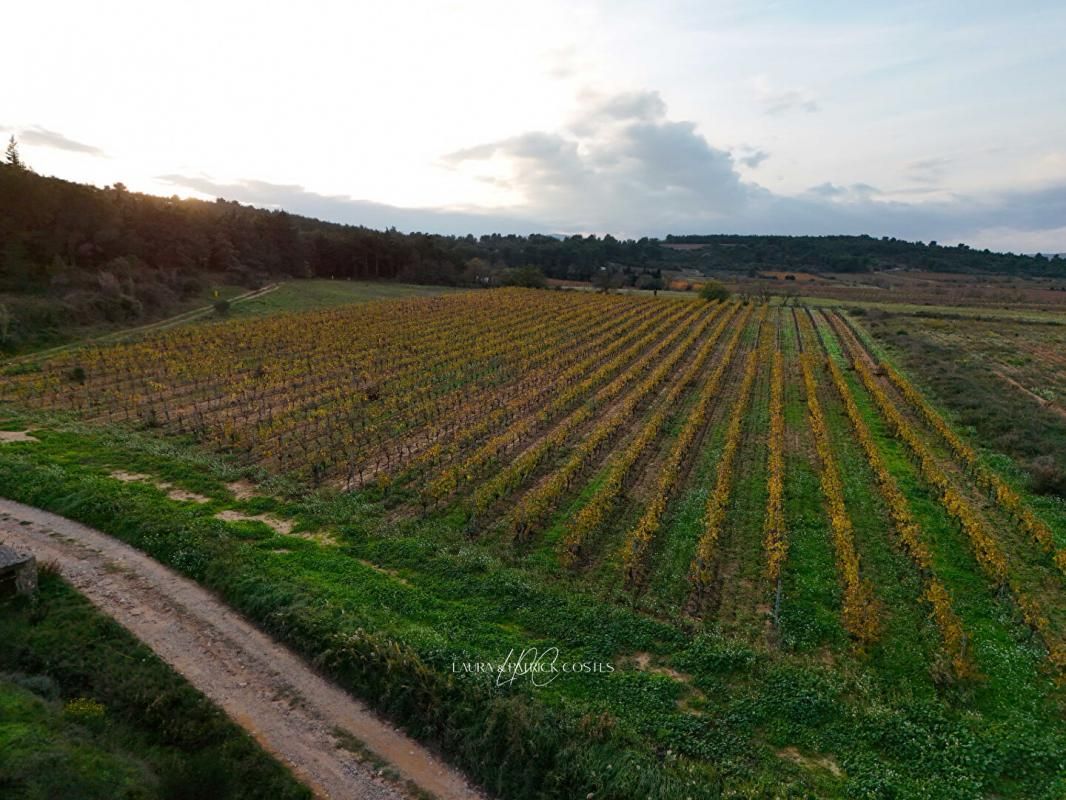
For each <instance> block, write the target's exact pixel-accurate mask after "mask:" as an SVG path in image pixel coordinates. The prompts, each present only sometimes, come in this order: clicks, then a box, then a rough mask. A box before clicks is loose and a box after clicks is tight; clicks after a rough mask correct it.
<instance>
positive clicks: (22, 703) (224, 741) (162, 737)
mask: <svg viewBox="0 0 1066 800" xmlns="http://www.w3.org/2000/svg"><path fill="white" fill-rule="evenodd" d="M0 641H3V646H0V788H2V789H3V796H4V797H5V798H10V800H37V799H38V798H41V799H42V800H43V799H44V798H60V797H64V798H78V799H79V800H95V799H96V798H99V800H118V798H122V799H123V800H126V799H127V798H128V799H130V800H132V798H138V800H140V799H141V798H143V799H144V800H148V799H149V798H160V800H179V798H190V799H191V798H199V797H208V796H210V797H212V798H220V800H221V798H232V799H233V800H237V798H249V800H250V799H251V798H276V799H277V800H281V799H282V798H309V797H310V792H308V791H307V790H306V789H305V788H304V787H303V786H301V785H300V784H298V783H297V782H296V781H295V780H294V779H293V778H292V776H290V775H289V774H288V773H287V772H285V770H284V769H282V768H281V767H280V766H279V765H278V764H277V763H276V762H275V761H273V760H272V759H271V758H270V757H269V756H267V755H266V754H265V753H264V752H263V751H262V750H260V748H259V746H258V745H257V744H256V743H255V742H254V741H253V740H252V739H251V737H249V736H248V735H247V734H245V733H244V732H243V731H241V730H240V729H239V728H238V727H237V726H236V725H235V724H233V723H232V722H230V721H229V720H228V719H227V718H226V716H225V715H224V714H223V713H222V712H221V711H220V710H219V709H217V708H216V707H214V706H213V705H212V704H211V703H210V702H209V701H208V700H206V699H205V698H204V697H203V696H202V695H201V694H199V693H198V692H196V691H195V690H194V689H192V688H191V687H190V686H189V685H188V684H187V683H185V681H184V680H183V679H182V678H181V677H179V676H178V675H176V674H175V673H174V672H172V671H171V670H170V669H169V668H168V667H167V666H166V665H164V664H163V663H162V662H160V661H159V660H158V659H157V658H156V657H155V656H154V655H153V654H152V653H151V652H150V651H149V650H147V649H146V648H145V647H143V646H141V645H140V644H139V643H137V642H136V641H135V640H134V639H133V638H132V637H131V636H130V635H129V634H128V633H126V631H124V630H123V629H122V628H120V627H119V626H118V625H117V624H115V623H114V622H112V621H111V620H109V619H107V618H105V617H103V616H101V615H100V614H99V613H98V612H97V611H95V610H94V609H93V607H92V606H91V605H89V603H88V601H86V600H85V599H83V598H82V597H81V596H80V595H78V594H77V593H76V592H75V591H74V590H73V589H71V588H70V587H69V586H68V585H67V584H66V583H64V582H63V581H62V580H60V579H59V578H57V577H55V576H54V575H52V574H51V573H48V572H46V573H44V574H43V575H42V577H41V585H40V591H39V593H38V595H36V596H35V597H34V598H33V599H32V600H30V599H26V598H20V599H18V600H6V601H0Z"/></svg>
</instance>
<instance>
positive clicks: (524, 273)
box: [502, 267, 548, 289]
mask: <svg viewBox="0 0 1066 800" xmlns="http://www.w3.org/2000/svg"><path fill="white" fill-rule="evenodd" d="M502 282H503V285H504V286H524V287H526V288H528V289H543V288H544V287H545V286H547V285H548V282H547V280H545V278H544V273H543V272H541V271H540V270H539V269H537V268H536V267H515V268H514V269H508V270H505V271H504V273H503V281H502Z"/></svg>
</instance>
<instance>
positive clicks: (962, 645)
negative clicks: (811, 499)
mask: <svg viewBox="0 0 1066 800" xmlns="http://www.w3.org/2000/svg"><path fill="white" fill-rule="evenodd" d="M826 366H827V367H828V368H829V374H830V375H831V376H832V379H833V385H834V386H835V387H836V390H837V393H838V394H839V395H840V399H841V401H842V403H843V405H844V411H845V413H846V414H847V417H848V420H850V422H851V425H852V429H853V430H854V431H855V437H856V438H857V439H858V440H859V444H860V445H861V447H862V450H863V453H865V455H866V461H867V463H868V464H869V465H870V469H871V470H873V473H874V477H875V478H876V480H877V485H878V488H879V489H880V491H881V495H882V497H883V498H884V501H885V506H886V507H887V508H888V513H889V516H890V517H891V518H892V523H893V525H894V527H895V531H896V535H897V536H898V537H899V539H900V541H901V542H902V543H903V547H904V549H905V550H906V551H907V553H908V555H910V557H911V559H912V560H913V561H914V563H915V564H916V565H917V566H918V569H919V571H920V572H921V574H922V576H923V577H924V581H925V594H924V597H925V599H926V601H927V602H928V603H929V604H930V607H931V610H932V612H933V618H934V620H935V621H936V625H937V629H938V630H939V631H940V636H941V638H942V639H943V642H944V648H945V650H946V652H947V654H948V658H949V659H950V660H951V664H952V667H953V668H954V670H955V674H956V675H958V676H959V677H967V676H970V675H973V673H974V670H973V664H972V662H971V660H970V658H969V655H968V653H967V642H968V636H967V635H966V632H965V630H964V629H963V626H962V623H961V622H960V620H959V617H958V615H957V614H956V613H955V611H954V609H953V608H952V603H951V597H950V595H949V594H948V592H947V590H946V589H945V588H944V585H943V584H942V583H941V582H940V581H939V580H938V579H937V577H936V576H935V575H934V574H933V558H932V555H931V553H930V552H929V548H928V547H927V546H926V543H925V540H924V539H923V537H922V530H921V527H920V526H919V525H918V521H917V519H915V517H914V514H913V513H911V509H910V504H909V503H908V501H907V498H906V497H905V496H904V494H903V491H902V490H901V489H900V488H899V484H898V483H897V482H896V479H895V478H894V477H892V474H891V473H890V472H889V470H888V467H887V465H886V464H885V461H884V458H883V457H882V456H881V451H880V450H879V449H878V446H877V443H876V442H875V441H874V438H873V435H872V434H871V433H870V429H869V427H868V426H867V425H866V421H865V420H864V419H863V416H862V412H861V411H860V410H859V407H858V405H856V403H855V398H854V396H853V395H852V392H851V387H850V386H849V385H848V382H847V380H846V379H845V378H844V374H843V373H842V372H841V370H840V366H839V365H838V364H837V362H836V360H835V359H834V358H833V357H832V356H831V355H829V356H826Z"/></svg>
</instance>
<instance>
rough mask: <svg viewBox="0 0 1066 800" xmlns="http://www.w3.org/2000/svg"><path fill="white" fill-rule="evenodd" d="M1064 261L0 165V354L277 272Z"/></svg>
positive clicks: (425, 279)
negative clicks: (552, 228)
mask: <svg viewBox="0 0 1066 800" xmlns="http://www.w3.org/2000/svg"><path fill="white" fill-rule="evenodd" d="M1063 263H1064V262H1063V260H1062V259H1060V258H1058V257H1057V256H1056V257H1054V258H1053V259H1047V258H1044V257H1043V256H1021V255H1007V254H1000V253H991V252H989V251H987V250H984V251H976V250H971V249H969V248H966V247H965V246H962V245H960V246H958V247H940V246H936V245H935V244H933V243H930V244H922V243H911V242H904V241H900V240H897V239H873V238H870V237H866V236H827V237H812V236H800V237H787V236H725V235H715V236H667V237H666V238H665V239H664V240H658V239H649V238H642V239H639V240H631V239H630V240H621V239H616V238H615V237H613V236H610V235H606V236H603V237H597V236H570V237H554V236H543V235H530V236H519V235H511V234H509V235H502V234H492V235H486V236H481V237H479V238H476V237H474V236H462V237H460V236H440V235H436V234H431V233H408V234H404V233H399V232H397V231H396V230H387V231H376V230H371V229H369V228H364V227H356V226H351V225H339V224H335V223H331V222H324V221H321V220H316V219H310V218H307V217H300V216H296V215H293V214H289V213H287V212H285V211H283V210H280V211H279V210H264V209H256V208H253V207H251V206H245V205H241V204H239V203H236V202H233V201H227V200H224V199H221V198H220V199H218V200H216V201H214V202H205V201H201V200H181V199H178V198H177V197H170V198H166V197H155V196H152V195H146V194H139V193H135V192H130V191H128V190H127V189H126V188H125V187H124V186H123V185H122V184H115V185H114V186H112V187H108V188H104V189H100V188H96V187H93V186H87V185H82V184H76V183H71V182H69V181H65V180H61V179H58V178H51V177H43V176H40V175H37V174H35V173H33V172H32V171H30V170H28V169H25V168H19V167H14V166H11V165H6V164H4V165H0V349H4V350H8V351H11V350H18V349H25V348H26V347H27V346H35V345H41V344H47V343H50V342H55V341H61V340H64V339H67V338H70V336H71V335H73V332H79V333H83V332H84V329H85V328H87V327H92V326H100V325H103V326H128V325H133V324H138V323H144V322H148V321H152V320H155V319H159V318H161V317H165V316H168V315H171V314H175V313H178V312H181V311H184V310H186V308H187V307H188V304H189V303H191V302H194V301H195V300H196V299H197V298H200V297H203V296H204V293H205V291H206V290H207V288H208V287H210V286H216V285H228V286H236V287H258V286H260V285H263V284H264V283H267V282H270V281H272V280H275V279H277V278H278V277H281V276H290V277H305V278H307V277H321V278H335V279H349V280H385V281H402V282H406V283H421V284H443V285H456V286H462V285H468V286H473V285H485V284H491V283H506V282H515V281H516V280H517V282H524V281H525V279H526V278H525V277H523V275H525V274H524V273H519V274H517V275H510V274H509V273H508V271H509V270H514V269H516V268H519V267H530V266H531V267H535V268H537V269H539V271H540V272H542V273H543V274H544V275H545V276H547V277H548V278H555V279H566V280H580V281H587V280H589V279H590V278H593V277H594V276H596V275H604V274H610V275H612V276H613V278H614V280H613V283H614V285H619V286H621V285H629V286H633V285H636V286H638V287H639V286H649V287H651V286H655V285H658V284H657V283H656V282H657V281H658V280H659V279H660V277H661V275H662V273H663V272H664V271H675V270H682V269H685V270H689V271H698V272H701V273H704V274H707V273H719V274H720V273H722V272H726V273H736V274H738V275H742V274H753V273H754V272H756V271H759V270H764V269H787V270H797V271H799V270H802V271H810V272H831V273H855V272H868V271H874V270H886V269H901V268H902V269H914V270H936V271H939V272H956V273H959V272H961V273H1002V274H1009V275H1016V276H1061V275H1062V274H1063V273H1064V272H1066V269H1064V267H1063ZM201 304H202V302H201ZM72 329H73V330H72Z"/></svg>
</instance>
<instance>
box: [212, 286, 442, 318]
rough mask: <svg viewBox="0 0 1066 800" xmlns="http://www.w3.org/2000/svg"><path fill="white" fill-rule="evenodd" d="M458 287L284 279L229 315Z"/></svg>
mask: <svg viewBox="0 0 1066 800" xmlns="http://www.w3.org/2000/svg"><path fill="white" fill-rule="evenodd" d="M456 291H459V290H458V289H451V288H449V287H447V286H416V285H414V284H407V283H387V282H381V283H374V282H370V281H330V280H323V279H318V278H315V279H308V280H293V281H285V282H284V283H282V284H281V286H280V287H279V288H278V290H277V291H275V292H271V293H270V294H268V295H264V296H263V297H262V298H257V299H253V300H249V301H247V302H244V303H240V304H238V305H236V306H234V307H233V308H232V310H231V311H230V312H229V316H232V317H241V318H245V317H258V316H264V315H267V314H277V313H285V312H298V311H312V310H316V309H322V308H334V307H336V306H345V305H356V304H360V303H368V302H370V301H372V300H391V299H395V298H405V297H435V296H437V295H442V294H448V293H451V292H456Z"/></svg>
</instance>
